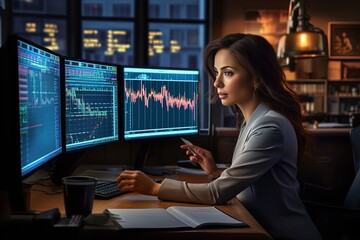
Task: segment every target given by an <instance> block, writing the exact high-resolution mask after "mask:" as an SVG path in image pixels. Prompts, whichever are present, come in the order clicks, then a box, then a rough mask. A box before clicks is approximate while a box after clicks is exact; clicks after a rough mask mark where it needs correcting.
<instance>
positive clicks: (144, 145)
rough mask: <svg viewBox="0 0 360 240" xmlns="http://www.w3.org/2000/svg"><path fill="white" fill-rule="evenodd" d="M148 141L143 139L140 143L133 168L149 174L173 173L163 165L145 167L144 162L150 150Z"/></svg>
mask: <svg viewBox="0 0 360 240" xmlns="http://www.w3.org/2000/svg"><path fill="white" fill-rule="evenodd" d="M150 145H151V142H150V141H143V142H141V143H140V146H139V149H138V153H137V156H136V158H135V162H134V170H140V171H142V172H144V173H146V174H150V175H166V174H174V171H173V170H170V169H166V168H163V167H145V166H144V165H145V162H146V159H147V156H148V154H149V151H150Z"/></svg>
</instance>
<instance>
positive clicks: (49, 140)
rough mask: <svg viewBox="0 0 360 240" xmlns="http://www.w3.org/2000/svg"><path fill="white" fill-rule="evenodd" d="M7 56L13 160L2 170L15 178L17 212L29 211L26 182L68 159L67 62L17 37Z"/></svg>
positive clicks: (8, 134)
mask: <svg viewBox="0 0 360 240" xmlns="http://www.w3.org/2000/svg"><path fill="white" fill-rule="evenodd" d="M2 54H3V61H2V68H4V70H5V71H6V72H7V76H8V78H7V79H6V80H4V82H3V84H2V86H3V87H4V86H5V91H2V92H3V96H2V97H3V103H4V101H5V103H6V104H5V105H4V106H2V108H3V110H4V112H5V113H6V118H5V119H2V121H4V122H3V124H4V125H3V127H4V132H5V134H4V135H5V136H6V140H5V141H6V144H5V146H7V147H6V150H5V151H9V154H5V155H7V156H8V157H7V158H6V159H5V160H3V161H2V163H1V166H2V168H3V170H4V171H7V172H6V174H9V175H11V176H10V177H9V179H7V181H8V182H9V185H12V186H8V187H10V188H11V190H10V191H13V193H14V194H10V198H11V201H12V203H13V204H14V205H15V206H14V207H13V209H16V210H24V203H23V198H22V197H23V196H22V192H21V191H22V187H21V184H22V183H21V182H22V180H23V179H25V177H28V176H29V175H30V174H32V173H34V172H35V171H36V170H39V168H41V167H43V166H44V165H45V163H47V162H49V161H50V160H52V159H54V158H55V157H57V156H59V155H60V154H61V153H62V125H61V124H62V118H61V117H62V113H61V58H62V57H61V56H60V55H59V54H57V53H55V52H52V51H50V50H48V49H46V48H44V47H41V46H39V45H37V44H35V43H33V42H31V41H28V40H26V39H24V38H21V37H18V36H17V35H10V36H9V37H8V39H7V41H6V43H5V45H4V46H3V49H2ZM7 144H8V145H7ZM9 149H12V150H11V151H10V150H9ZM12 198H14V199H12Z"/></svg>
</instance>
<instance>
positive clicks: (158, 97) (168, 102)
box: [124, 81, 197, 120]
mask: <svg viewBox="0 0 360 240" xmlns="http://www.w3.org/2000/svg"><path fill="white" fill-rule="evenodd" d="M124 84H125V86H124V88H125V97H126V99H128V100H129V99H130V102H131V103H136V102H137V101H138V100H141V101H143V102H144V105H145V107H146V108H149V101H155V102H159V103H160V105H161V107H162V108H164V106H166V110H167V111H169V110H170V108H177V109H179V110H180V109H181V108H183V109H184V110H188V109H189V110H191V111H192V112H193V117H194V120H195V119H196V111H195V109H196V108H195V106H196V99H197V96H196V93H195V92H194V93H193V98H192V99H191V98H187V97H186V93H185V92H184V94H183V95H182V96H181V95H180V93H179V95H178V96H172V95H171V93H170V91H169V90H168V89H167V88H166V85H163V86H162V87H161V89H160V91H159V92H156V91H155V90H154V89H153V88H151V89H150V90H149V91H148V90H147V88H146V87H145V86H144V84H143V82H142V81H140V87H139V89H138V90H137V91H135V90H133V89H132V88H126V81H125V83H124Z"/></svg>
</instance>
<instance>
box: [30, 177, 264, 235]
mask: <svg viewBox="0 0 360 240" xmlns="http://www.w3.org/2000/svg"><path fill="white" fill-rule="evenodd" d="M166 177H168V178H173V179H179V180H185V179H186V180H187V181H188V182H206V181H208V178H207V176H197V175H190V174H186V173H177V174H176V175H171V176H166ZM157 178H158V176H157ZM34 189H35V187H34ZM172 205H182V206H199V205H198V204H189V203H180V202H169V201H160V200H158V199H157V198H156V197H153V196H146V195H142V194H138V193H128V194H125V195H122V196H119V197H116V198H113V199H109V200H97V199H95V201H94V206H93V214H101V213H102V212H103V210H104V209H105V208H154V207H160V208H166V207H169V206H172ZM54 207H58V208H59V209H60V211H61V213H62V214H64V213H65V208H64V201H63V195H62V193H58V194H54V195H47V194H45V193H44V192H40V191H35V190H32V191H31V202H30V208H31V210H34V211H45V210H48V209H51V208H54ZM218 207H219V208H220V209H221V210H222V211H224V212H226V213H228V214H229V215H231V216H233V217H235V218H237V219H239V220H241V221H243V222H245V223H247V224H248V225H249V227H243V228H208V229H197V230H175V231H174V230H171V231H170V230H143V231H142V230H135V231H132V230H130V231H129V230H118V229H117V228H116V227H115V225H113V224H112V222H111V221H109V222H108V223H106V224H105V225H103V226H94V225H85V226H84V227H83V228H82V229H80V230H79V231H76V232H71V233H70V234H69V232H68V231H67V232H66V233H65V231H62V232H60V231H59V232H57V233H56V235H57V236H58V238H57V237H56V238H55V239H63V237H65V236H66V239H69V238H68V236H72V237H73V238H74V239H86V240H90V239H100V238H101V239H104V240H109V239H181V240H184V239H199V238H202V239H204V240H209V239H216V240H219V239H221V240H223V239H271V237H270V235H269V234H268V233H267V232H266V231H265V230H264V229H263V228H262V227H261V226H260V225H259V223H258V222H257V221H256V220H255V219H254V217H253V216H252V215H251V214H250V213H249V212H248V211H247V210H246V209H245V207H244V206H243V205H242V204H241V202H240V201H239V200H237V199H236V198H234V199H232V200H231V201H229V202H228V203H227V204H225V205H220V206H218ZM66 234H67V235H66Z"/></svg>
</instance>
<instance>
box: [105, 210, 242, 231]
mask: <svg viewBox="0 0 360 240" xmlns="http://www.w3.org/2000/svg"><path fill="white" fill-rule="evenodd" d="M104 213H105V214H108V215H109V216H110V217H111V218H112V220H113V222H114V224H115V225H116V226H117V227H118V228H119V229H163V228H167V229H170V228H174V229H178V228H187V229H191V228H193V229H195V228H202V227H206V226H219V227H220V226H222V227H245V226H247V225H246V224H245V223H244V222H242V221H240V220H237V219H235V218H233V217H231V216H229V215H228V214H226V213H224V212H223V211H221V210H219V209H218V208H216V207H214V206H209V207H208V206H207V207H188V206H171V207H168V208H125V209H124V208H123V209H121V208H120V209H106V210H105V211H104Z"/></svg>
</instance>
